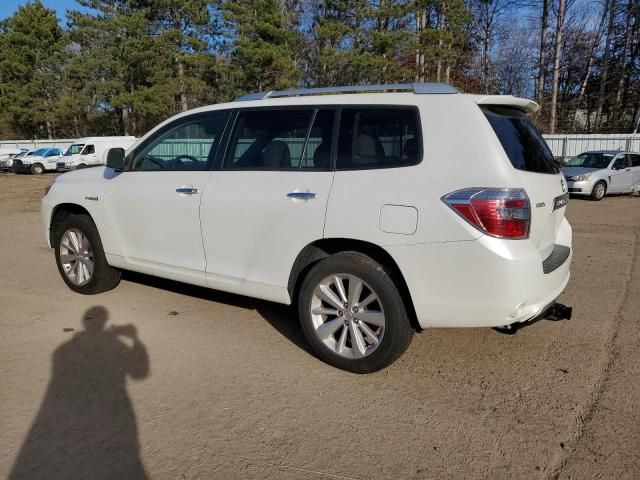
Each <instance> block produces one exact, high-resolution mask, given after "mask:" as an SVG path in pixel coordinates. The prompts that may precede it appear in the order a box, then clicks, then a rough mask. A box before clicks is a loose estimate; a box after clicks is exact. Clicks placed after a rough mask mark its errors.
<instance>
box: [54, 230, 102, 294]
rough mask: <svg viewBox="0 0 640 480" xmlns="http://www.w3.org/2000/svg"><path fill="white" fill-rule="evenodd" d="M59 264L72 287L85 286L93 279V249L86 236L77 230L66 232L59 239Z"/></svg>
mask: <svg viewBox="0 0 640 480" xmlns="http://www.w3.org/2000/svg"><path fill="white" fill-rule="evenodd" d="M60 263H61V265H62V269H63V270H64V273H65V275H66V276H67V278H68V279H69V281H71V283H73V284H74V285H78V286H81V285H86V284H87V283H88V282H89V281H90V280H91V278H92V277H93V269H94V259H93V249H92V248H91V243H89V239H88V238H87V237H86V235H85V234H84V233H82V232H81V231H80V230H78V229H77V228H71V229H69V230H67V231H66V232H64V234H63V235H62V238H61V239H60Z"/></svg>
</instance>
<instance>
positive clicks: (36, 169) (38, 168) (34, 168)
mask: <svg viewBox="0 0 640 480" xmlns="http://www.w3.org/2000/svg"><path fill="white" fill-rule="evenodd" d="M31 173H32V174H34V175H42V174H43V173H44V167H43V166H42V165H40V164H39V163H35V164H33V165H31Z"/></svg>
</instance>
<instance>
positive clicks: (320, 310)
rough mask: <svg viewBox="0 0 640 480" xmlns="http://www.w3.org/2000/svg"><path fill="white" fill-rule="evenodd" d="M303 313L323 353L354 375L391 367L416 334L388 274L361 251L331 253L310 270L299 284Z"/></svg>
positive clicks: (315, 345) (302, 319) (309, 336)
mask: <svg viewBox="0 0 640 480" xmlns="http://www.w3.org/2000/svg"><path fill="white" fill-rule="evenodd" d="M338 284H341V285H342V287H339V286H338ZM372 298H373V300H371V299H372ZM345 300H346V301H345ZM298 313H299V316H300V323H301V325H302V330H303V331H304V334H305V336H306V338H307V340H308V341H309V343H310V344H311V346H312V347H313V350H314V351H315V352H316V353H317V354H318V356H319V357H320V358H321V359H322V360H324V361H325V362H327V363H328V364H330V365H333V366H334V367H337V368H340V369H342V370H347V371H349V372H354V373H370V372H375V371H377V370H380V369H382V368H384V367H386V366H388V365H390V364H391V363H393V361H395V360H396V359H397V358H398V357H399V356H400V355H401V354H402V353H403V352H404V351H405V350H406V349H407V347H408V346H409V344H410V343H411V338H412V337H413V333H414V330H413V328H412V327H411V324H410V322H409V318H408V315H407V310H406V308H405V305H404V302H403V300H402V296H401V295H400V292H399V291H398V288H397V287H396V285H395V283H394V281H393V279H392V278H391V276H390V275H389V273H388V272H387V271H386V270H385V268H384V267H383V266H382V265H380V264H379V263H377V262H375V261H374V260H372V259H371V258H369V257H367V256H366V255H363V254H361V253H358V252H342V253H337V254H335V255H331V256H329V257H327V258H325V259H323V260H321V261H319V262H318V263H317V264H315V265H314V266H313V267H312V268H311V270H310V271H309V273H308V274H307V276H306V277H305V279H304V280H303V282H302V285H301V287H300V292H299V296H298ZM374 337H375V338H374Z"/></svg>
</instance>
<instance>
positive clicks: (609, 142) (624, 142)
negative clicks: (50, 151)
mask: <svg viewBox="0 0 640 480" xmlns="http://www.w3.org/2000/svg"><path fill="white" fill-rule="evenodd" d="M543 137H544V139H545V140H546V141H547V144H548V145H549V148H550V149H551V151H552V152H553V155H554V156H556V157H572V156H574V155H578V154H579V153H582V152H586V151H588V150H630V151H634V152H640V134H638V135H631V134H606V135H599V134H593V135H543ZM74 141H75V140H74V139H72V138H64V139H59V140H9V141H7V140H5V141H0V151H2V150H15V149H19V148H26V149H28V150H34V149H36V148H44V147H60V148H62V149H66V148H67V147H68V146H69V145H71V144H72V143H73V142H74Z"/></svg>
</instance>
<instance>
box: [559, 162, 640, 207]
mask: <svg viewBox="0 0 640 480" xmlns="http://www.w3.org/2000/svg"><path fill="white" fill-rule="evenodd" d="M562 172H563V173H564V176H565V179H566V180H567V185H568V187H569V192H570V193H572V194H575V195H585V196H589V197H591V199H593V200H602V199H603V198H604V196H605V195H606V194H608V193H630V192H631V191H632V188H633V187H634V185H637V184H639V183H640V153H636V152H624V151H618V150H598V151H593V152H584V153H581V154H580V155H577V156H575V157H573V158H572V159H571V160H569V161H568V162H567V164H566V166H565V167H564V168H563V169H562Z"/></svg>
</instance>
